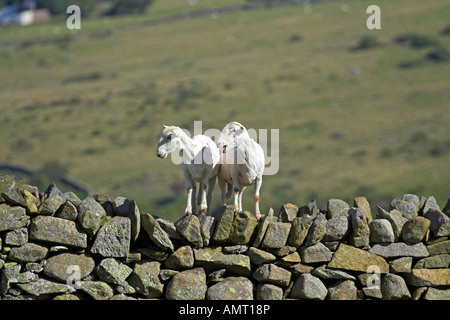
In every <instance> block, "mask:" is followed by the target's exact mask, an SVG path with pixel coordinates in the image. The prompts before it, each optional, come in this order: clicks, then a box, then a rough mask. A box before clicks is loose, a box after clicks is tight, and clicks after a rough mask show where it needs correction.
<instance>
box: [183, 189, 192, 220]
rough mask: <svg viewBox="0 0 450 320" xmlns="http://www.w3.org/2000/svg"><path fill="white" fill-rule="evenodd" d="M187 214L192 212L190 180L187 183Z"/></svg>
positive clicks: (185, 212)
mask: <svg viewBox="0 0 450 320" xmlns="http://www.w3.org/2000/svg"><path fill="white" fill-rule="evenodd" d="M184 214H185V215H190V214H192V184H191V182H190V181H189V183H187V202H186V209H185V210H184Z"/></svg>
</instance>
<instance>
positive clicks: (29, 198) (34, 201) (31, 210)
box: [22, 189, 40, 214]
mask: <svg viewBox="0 0 450 320" xmlns="http://www.w3.org/2000/svg"><path fill="white" fill-rule="evenodd" d="M22 195H23V199H24V201H25V206H26V209H27V213H28V214H36V213H38V211H39V210H38V207H39V206H40V201H39V199H38V198H39V195H38V194H37V195H35V194H33V193H31V192H30V191H28V190H26V189H24V190H23V191H22Z"/></svg>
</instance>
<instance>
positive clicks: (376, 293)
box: [362, 286, 383, 299]
mask: <svg viewBox="0 0 450 320" xmlns="http://www.w3.org/2000/svg"><path fill="white" fill-rule="evenodd" d="M362 291H363V293H364V295H365V296H367V297H370V298H376V299H381V298H382V297H383V294H382V293H381V289H380V287H379V286H374V287H363V288H362Z"/></svg>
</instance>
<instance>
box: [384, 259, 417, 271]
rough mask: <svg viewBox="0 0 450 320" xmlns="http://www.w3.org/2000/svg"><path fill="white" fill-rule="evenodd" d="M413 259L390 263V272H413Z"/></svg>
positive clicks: (397, 260) (396, 260)
mask: <svg viewBox="0 0 450 320" xmlns="http://www.w3.org/2000/svg"><path fill="white" fill-rule="evenodd" d="M412 261H413V258H412V257H402V258H398V259H395V260H392V261H389V270H390V272H392V273H409V272H411V266H412Z"/></svg>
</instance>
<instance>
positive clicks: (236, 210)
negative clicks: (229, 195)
mask: <svg viewBox="0 0 450 320" xmlns="http://www.w3.org/2000/svg"><path fill="white" fill-rule="evenodd" d="M233 210H234V213H235V214H236V213H238V212H239V206H238V205H236V204H235V205H234V206H233Z"/></svg>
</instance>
